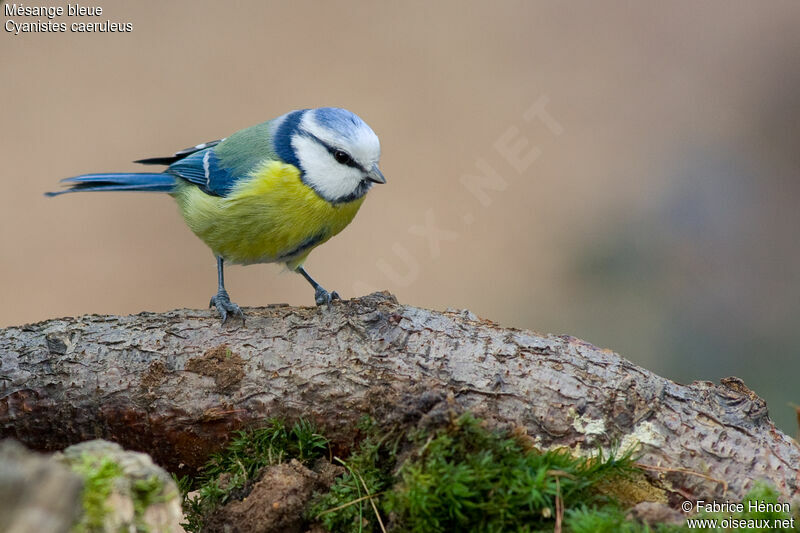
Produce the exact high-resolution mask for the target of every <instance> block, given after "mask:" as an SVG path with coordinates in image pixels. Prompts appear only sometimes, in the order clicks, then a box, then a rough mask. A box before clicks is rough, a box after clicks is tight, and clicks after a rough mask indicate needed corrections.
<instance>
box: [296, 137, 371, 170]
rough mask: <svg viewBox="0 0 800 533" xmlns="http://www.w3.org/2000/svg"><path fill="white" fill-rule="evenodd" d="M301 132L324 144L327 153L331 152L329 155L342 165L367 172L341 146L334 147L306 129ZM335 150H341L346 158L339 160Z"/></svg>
mask: <svg viewBox="0 0 800 533" xmlns="http://www.w3.org/2000/svg"><path fill="white" fill-rule="evenodd" d="M302 133H303V134H304V135H307V136H308V137H311V138H312V139H314V140H315V141H317V142H318V143H319V144H321V145H322V146H324V147H325V149H326V150H327V151H328V153H329V154H331V155H332V156H333V158H334V159H335V160H336V161H337V162H338V163H340V164H342V165H347V166H348V167H353V168H357V169H359V170H360V171H362V172H365V173H366V172H367V171H366V170H365V169H364V167H362V166H361V165H359V164H358V163H357V162H356V161H355V159H353V157H352V156H351V155H350V154H348V153H347V152H345V151H344V150H342V149H341V148H336V147H334V146H331V145H330V144H328V143H326V142H325V141H323V140H322V139H320V138H319V137H317V136H316V135H314V134H313V133H309V132H307V131H303V132H302ZM337 152H341V153H342V154H344V155H345V156H347V159H346V160H345V159H343V160H342V161H340V160H339V157H337ZM340 157H341V156H340Z"/></svg>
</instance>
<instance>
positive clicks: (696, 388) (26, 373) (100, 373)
mask: <svg viewBox="0 0 800 533" xmlns="http://www.w3.org/2000/svg"><path fill="white" fill-rule="evenodd" d="M247 316H248V319H247V325H246V326H245V327H240V323H239V322H238V321H234V322H233V324H228V325H225V326H221V325H220V324H219V320H218V318H216V316H214V314H213V313H211V312H206V311H195V310H177V311H171V312H168V313H163V314H154V313H141V314H138V315H133V316H124V317H118V316H97V315H90V316H83V317H77V318H62V319H55V320H49V321H46V322H40V323H38V324H30V325H25V326H21V327H12V328H7V329H5V330H0V354H1V355H2V360H1V362H2V366H0V436H5V437H15V438H17V439H18V440H20V441H22V442H23V443H25V444H27V445H28V446H30V447H33V448H36V449H40V450H54V449H60V448H63V447H64V446H66V445H69V444H72V443H75V442H79V441H82V440H86V439H90V438H96V437H102V438H106V439H111V440H115V441H117V442H119V443H121V444H123V445H124V446H126V447H129V448H133V449H137V450H143V451H147V452H148V453H150V454H151V455H153V456H154V458H155V459H156V460H157V461H158V462H160V463H161V464H163V465H165V466H167V467H168V468H170V469H172V470H173V471H174V470H176V469H179V467H180V468H185V469H193V468H196V467H198V466H199V465H201V464H202V463H203V462H204V460H205V459H206V457H207V456H208V454H209V453H210V452H212V451H215V450H217V449H218V448H219V447H220V446H221V445H222V444H223V443H224V442H225V441H226V440H227V438H228V435H229V434H230V432H231V431H232V430H234V429H237V428H239V427H242V426H244V425H246V424H248V423H252V422H256V421H259V420H262V419H264V418H266V417H273V416H283V417H289V418H294V417H299V416H303V417H306V418H310V419H313V420H315V421H316V422H317V423H318V424H320V425H321V426H322V427H323V428H325V430H326V431H327V432H328V435H330V436H332V438H333V439H334V441H337V442H338V443H339V444H341V445H347V443H348V442H351V441H352V439H353V434H354V431H353V427H354V424H355V423H356V421H357V420H358V419H359V418H360V417H361V416H363V415H365V414H370V415H372V416H373V417H375V418H377V419H378V420H379V422H381V423H385V424H395V425H396V424H401V425H402V424H406V425H408V424H411V423H418V422H421V423H426V421H436V420H438V419H441V418H442V417H446V416H448V413H449V412H450V411H452V410H464V409H470V410H472V411H474V412H475V413H476V414H477V415H478V416H482V417H484V418H488V419H493V420H495V421H497V422H500V423H504V424H509V425H513V426H515V427H517V429H518V430H520V429H521V428H524V429H525V430H526V431H527V433H528V435H529V436H530V437H531V438H532V439H533V440H534V443H535V444H536V445H537V446H538V447H542V448H546V447H550V446H569V447H572V448H573V449H580V450H582V451H583V452H584V453H585V452H587V451H593V450H594V449H595V448H596V447H597V446H605V447H610V446H612V445H613V444H614V443H616V444H620V445H621V446H623V447H625V446H628V445H630V444H631V443H635V442H639V443H641V445H642V452H643V456H642V458H641V462H642V463H644V464H647V465H651V466H652V467H653V468H651V469H649V470H648V471H649V473H650V475H652V476H653V478H654V479H655V478H658V479H659V480H660V483H662V484H663V485H665V486H666V487H667V488H668V489H669V490H671V491H673V493H674V494H676V495H680V496H681V497H695V498H702V499H706V500H709V499H712V498H715V497H716V498H721V497H726V498H731V499H733V498H740V497H741V496H742V495H743V494H744V493H745V492H746V491H747V489H748V487H749V486H750V484H751V482H752V480H755V479H763V480H767V481H769V482H770V483H772V484H773V485H775V486H776V488H777V489H778V490H779V491H780V492H781V493H782V495H783V497H785V498H787V501H788V499H789V498H791V497H794V496H796V495H798V493H799V492H800V470H798V468H799V465H800V447H798V444H797V443H796V442H795V441H793V440H792V439H790V438H789V437H787V436H786V435H784V434H783V433H781V432H780V431H778V430H777V429H776V428H775V426H774V425H773V424H772V422H771V421H770V420H769V418H768V415H767V408H766V404H765V402H764V401H763V400H762V399H761V398H759V397H758V396H757V395H756V394H755V393H753V392H752V391H750V390H749V389H748V388H747V387H746V386H745V385H744V383H742V382H741V380H739V379H737V378H727V379H725V380H722V383H721V385H714V384H712V383H709V382H695V383H693V384H691V385H688V386H687V385H679V384H677V383H674V382H672V381H669V380H667V379H664V378H661V377H659V376H657V375H655V374H653V373H652V372H650V371H648V370H645V369H643V368H640V367H637V366H636V365H634V364H632V363H631V362H630V361H627V360H626V359H623V358H622V357H620V356H619V355H617V354H615V353H613V352H610V351H608V350H601V349H598V348H596V347H594V346H592V345H590V344H587V343H585V342H583V341H580V340H578V339H575V338H573V337H568V336H553V335H540V334H536V333H533V332H530V331H524V330H516V329H506V328H502V327H500V326H498V325H497V324H494V323H492V322H489V321H486V320H479V319H476V318H475V317H474V315H471V313H468V312H463V313H455V312H444V313H442V312H436V311H429V310H425V309H419V308H415V307H411V306H405V305H400V304H398V303H397V301H396V300H395V299H394V298H393V297H392V296H391V295H388V294H386V293H376V294H372V295H369V296H366V297H364V298H361V299H355V300H351V301H347V302H336V303H334V305H333V306H332V307H331V308H296V307H288V306H281V305H277V306H270V307H265V308H253V309H249V310H248V312H247ZM337 439H338V440H337ZM695 473H697V474H700V475H695ZM715 480H724V481H726V482H727V493H726V492H725V491H726V486H725V484H724V483H720V482H718V481H715Z"/></svg>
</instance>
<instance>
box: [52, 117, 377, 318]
mask: <svg viewBox="0 0 800 533" xmlns="http://www.w3.org/2000/svg"><path fill="white" fill-rule="evenodd" d="M380 152H381V149H380V142H379V140H378V136H377V135H375V133H374V132H373V131H372V129H371V128H370V127H369V126H368V125H367V124H366V122H364V121H363V120H361V118H359V117H358V116H357V115H355V114H354V113H351V112H350V111H347V110H345V109H339V108H332V107H323V108H319V109H303V110H299V111H292V112H290V113H287V114H285V115H283V116H280V117H278V118H276V119H273V120H270V121H267V122H264V123H262V124H258V125H256V126H252V127H250V128H247V129H243V130H241V131H238V132H236V133H234V134H233V135H231V136H230V137H226V138H224V139H221V140H217V141H211V142H207V143H203V144H198V145H197V146H193V147H191V148H187V149H185V150H181V151H180V152H177V153H175V154H174V155H172V156H168V157H155V158H151V159H142V160H139V161H136V163H142V164H145V165H167V168H166V169H165V170H164V171H163V172H151V173H103V174H85V175H82V176H76V177H74V178H67V179H65V180H62V181H64V182H66V183H67V184H68V185H69V188H68V189H66V190H63V191H59V192H51V193H46V194H47V195H48V196H56V195H59V194H64V193H70V192H81V191H149V192H164V193H167V194H169V195H171V196H172V197H173V198H174V199H175V201H176V202H177V204H178V208H179V209H180V212H181V215H183V219H184V220H185V221H186V224H188V225H189V228H190V229H191V230H192V232H194V234H195V235H197V236H198V237H200V239H201V240H202V241H203V242H205V243H206V244H207V245H208V247H209V248H211V251H212V252H213V253H214V255H215V256H216V260H217V281H218V288H217V293H216V295H214V296H213V297H212V298H211V303H210V305H209V307H211V306H213V307H216V308H217V310H218V311H219V314H220V316H221V318H222V321H223V323H224V322H225V321H226V320H227V318H228V316H230V315H235V316H238V317H240V318H242V320H244V314H243V313H242V310H241V309H240V308H239V306H238V305H236V304H235V303H233V302H231V300H230V297H229V296H228V292H227V291H226V290H225V282H224V276H223V265H224V264H225V263H226V262H227V263H233V264H241V265H249V264H253V263H285V264H286V266H287V267H288V268H289V269H290V270H292V271H294V272H298V273H299V274H301V275H302V276H303V277H304V278H305V279H306V280H307V281H308V282H309V283H310V284H311V286H312V287H313V288H314V299H315V301H316V303H317V305H322V304H326V303H330V302H331V300H334V299H338V298H339V295H338V294H337V293H336V292H335V291H333V292H328V291H327V290H325V289H324V288H323V287H322V286H321V285H320V284H319V283H317V282H316V281H314V279H313V278H312V277H311V276H310V275H309V274H308V272H306V270H305V269H304V268H303V263H304V262H305V260H306V258H307V257H308V254H310V253H311V250H313V249H314V248H316V247H317V246H319V245H320V244H322V243H324V242H326V241H327V240H328V239H330V238H331V237H333V236H334V235H336V234H337V233H339V232H340V231H342V230H343V229H344V228H345V227H346V226H347V225H348V224H349V223H350V221H351V220H353V217H355V215H356V213H357V212H358V209H359V208H360V207H361V204H362V203H363V202H364V197H365V195H366V194H367V192H368V191H369V190H370V188H371V187H372V185H373V184H375V183H386V178H384V177H383V174H382V173H381V171H380V169H379V168H378V160H379V158H380Z"/></svg>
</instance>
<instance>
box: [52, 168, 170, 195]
mask: <svg viewBox="0 0 800 533" xmlns="http://www.w3.org/2000/svg"><path fill="white" fill-rule="evenodd" d="M61 181H62V182H64V183H67V184H69V189H66V190H63V191H58V192H46V193H44V194H45V196H58V195H59V194H66V193H68V192H81V191H145V192H170V191H171V190H172V189H173V187H175V177H174V176H172V175H171V174H166V173H155V172H134V173H129V174H124V173H110V174H84V175H83V176H75V177H74V178H66V179H63V180H61Z"/></svg>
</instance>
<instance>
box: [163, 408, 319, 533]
mask: <svg viewBox="0 0 800 533" xmlns="http://www.w3.org/2000/svg"><path fill="white" fill-rule="evenodd" d="M327 449H328V441H327V439H325V437H323V436H322V435H320V434H319V432H318V431H317V429H316V428H315V427H314V425H313V424H312V423H310V422H308V421H307V420H302V419H301V420H299V421H297V422H296V423H295V424H293V425H292V426H291V427H289V426H287V425H286V423H285V422H284V421H282V420H277V419H273V420H270V421H269V422H267V424H266V425H265V426H264V427H258V428H252V429H248V430H244V431H238V432H236V434H235V435H234V437H233V439H232V440H231V442H230V443H229V444H228V446H227V447H225V449H224V450H222V451H221V452H219V453H216V454H213V455H212V456H211V458H210V459H209V461H208V463H206V465H205V466H204V467H203V469H202V472H201V474H200V476H198V478H197V479H196V480H191V479H189V478H182V479H177V478H175V481H176V483H177V484H178V487H179V488H180V489H181V492H182V494H183V495H184V501H183V508H184V514H185V516H186V520H187V522H186V523H185V524H182V525H183V527H184V529H185V530H186V531H188V532H190V533H191V532H197V531H200V529H201V528H202V524H203V520H204V518H205V517H206V516H208V514H209V513H210V512H211V511H213V510H214V509H215V508H216V507H218V506H219V505H223V504H225V503H226V502H227V501H229V500H230V499H231V498H236V497H241V496H244V494H245V492H246V491H247V490H248V488H249V486H250V485H252V483H253V482H254V481H255V480H256V477H257V475H258V473H259V471H260V470H261V469H262V468H264V467H266V466H271V465H276V464H280V463H282V462H284V461H286V460H289V459H297V460H299V461H301V462H308V461H311V460H313V459H316V458H318V457H320V456H321V455H322V454H323V453H325V452H326V451H327ZM193 488H194V489H195V490H196V491H197V494H196V496H194V497H192V498H189V497H188V496H187V495H188V493H189V492H190V491H192V489H193Z"/></svg>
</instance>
